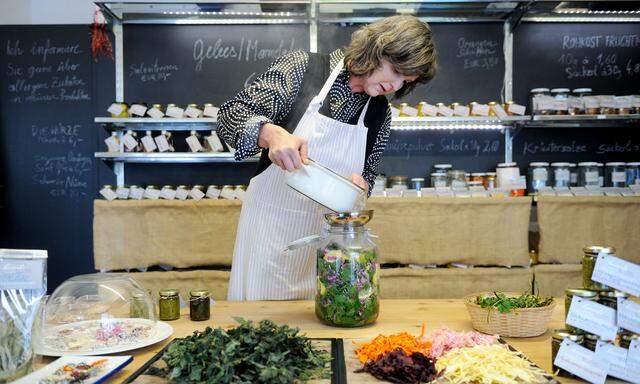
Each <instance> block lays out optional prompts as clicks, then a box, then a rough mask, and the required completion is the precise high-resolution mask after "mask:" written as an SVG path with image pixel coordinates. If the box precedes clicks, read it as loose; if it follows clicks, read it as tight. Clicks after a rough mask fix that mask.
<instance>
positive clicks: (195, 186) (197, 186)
mask: <svg viewBox="0 0 640 384" xmlns="http://www.w3.org/2000/svg"><path fill="white" fill-rule="evenodd" d="M192 189H199V190H201V191H202V190H203V189H204V186H202V185H200V184H196V185H194V186H193V188H192Z"/></svg>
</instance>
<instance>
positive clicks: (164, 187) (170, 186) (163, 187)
mask: <svg viewBox="0 0 640 384" xmlns="http://www.w3.org/2000/svg"><path fill="white" fill-rule="evenodd" d="M162 189H173V185H163V186H162Z"/></svg>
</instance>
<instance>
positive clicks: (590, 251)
mask: <svg viewBox="0 0 640 384" xmlns="http://www.w3.org/2000/svg"><path fill="white" fill-rule="evenodd" d="M582 252H584V254H585V255H591V256H598V255H599V254H600V253H603V254H606V255H613V254H615V253H616V249H615V248H614V247H601V246H598V245H591V246H588V247H584V248H582Z"/></svg>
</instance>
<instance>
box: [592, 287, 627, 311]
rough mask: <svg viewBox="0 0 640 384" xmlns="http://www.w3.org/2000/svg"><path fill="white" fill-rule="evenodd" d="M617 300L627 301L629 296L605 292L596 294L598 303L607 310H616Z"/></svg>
mask: <svg viewBox="0 0 640 384" xmlns="http://www.w3.org/2000/svg"><path fill="white" fill-rule="evenodd" d="M618 298H621V299H628V298H629V294H628V293H624V292H622V291H616V290H613V291H611V290H606V291H599V292H598V303H600V304H602V305H606V306H607V307H609V308H613V309H615V310H616V311H617V310H618Z"/></svg>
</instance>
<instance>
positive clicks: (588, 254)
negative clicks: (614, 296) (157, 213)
mask: <svg viewBox="0 0 640 384" xmlns="http://www.w3.org/2000/svg"><path fill="white" fill-rule="evenodd" d="M582 251H583V252H584V256H583V257H582V288H585V289H591V290H594V291H604V290H609V289H611V288H609V287H607V286H606V285H604V284H602V283H598V282H597V281H593V280H591V276H592V275H593V270H594V269H595V268H596V260H598V255H600V254H602V255H612V254H614V253H615V252H616V249H615V248H613V247H599V246H595V245H594V246H590V247H584V249H583V250H582Z"/></svg>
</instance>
